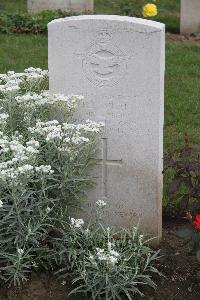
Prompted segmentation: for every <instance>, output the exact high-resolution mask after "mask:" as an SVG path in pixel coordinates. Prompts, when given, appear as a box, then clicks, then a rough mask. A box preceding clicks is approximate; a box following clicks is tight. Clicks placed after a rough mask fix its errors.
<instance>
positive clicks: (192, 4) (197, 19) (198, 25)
mask: <svg viewBox="0 0 200 300" xmlns="http://www.w3.org/2000/svg"><path fill="white" fill-rule="evenodd" d="M180 20H181V22H180V31H181V33H183V34H184V33H187V34H191V33H198V32H200V0H181V18H180Z"/></svg>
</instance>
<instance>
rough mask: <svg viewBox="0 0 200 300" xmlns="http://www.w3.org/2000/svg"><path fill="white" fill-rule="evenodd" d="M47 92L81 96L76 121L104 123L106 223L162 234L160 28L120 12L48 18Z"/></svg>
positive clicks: (101, 188)
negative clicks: (49, 19)
mask: <svg viewBox="0 0 200 300" xmlns="http://www.w3.org/2000/svg"><path fill="white" fill-rule="evenodd" d="M48 29H49V74H50V91H52V92H60V93H64V94H72V93H74V94H80V95H83V96H84V99H83V100H81V101H80V102H79V105H78V111H77V113H76V116H75V117H76V121H77V122H84V121H85V120H87V119H91V120H92V121H100V122H104V124H105V129H104V132H103V134H102V136H101V138H100V140H99V144H98V147H99V155H98V157H97V166H96V167H95V168H94V170H93V171H92V175H93V178H95V180H96V182H97V185H96V187H95V188H94V189H93V190H92V191H91V192H89V193H88V199H89V200H88V202H87V203H86V204H85V206H86V208H87V212H88V217H90V216H91V215H92V211H93V209H94V206H95V202H96V201H97V200H98V199H103V200H105V201H106V202H107V207H106V211H105V221H106V222H107V223H109V224H113V225H116V226H118V227H120V226H125V227H129V226H130V225H131V224H136V223H138V221H139V220H140V223H141V229H142V230H143V231H144V232H146V233H149V234H151V235H153V236H157V237H158V239H157V241H158V240H159V239H160V237H161V229H162V212H161V209H162V156H163V149H162V148H163V115H164V114H163V98H164V95H163V94H164V42H165V34H164V25H163V24H161V23H157V22H154V21H149V20H144V19H138V18H132V17H120V16H104V15H92V16H91V15H89V16H74V17H69V18H64V19H59V20H54V21H52V22H50V23H49V25H48Z"/></svg>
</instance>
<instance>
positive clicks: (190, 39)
mask: <svg viewBox="0 0 200 300" xmlns="http://www.w3.org/2000/svg"><path fill="white" fill-rule="evenodd" d="M166 40H167V41H173V42H183V43H200V33H199V34H198V35H189V34H188V35H182V34H174V33H170V32H166Z"/></svg>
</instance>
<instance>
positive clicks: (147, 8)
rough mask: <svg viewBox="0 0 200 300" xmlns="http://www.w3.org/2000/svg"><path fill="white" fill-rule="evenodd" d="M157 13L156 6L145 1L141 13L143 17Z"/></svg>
mask: <svg viewBox="0 0 200 300" xmlns="http://www.w3.org/2000/svg"><path fill="white" fill-rule="evenodd" d="M157 13H158V11H157V6H156V5H155V4H152V3H147V4H146V5H144V6H143V9H142V15H143V17H154V16H156V15H157Z"/></svg>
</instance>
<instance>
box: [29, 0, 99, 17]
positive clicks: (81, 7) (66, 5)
mask: <svg viewBox="0 0 200 300" xmlns="http://www.w3.org/2000/svg"><path fill="white" fill-rule="evenodd" d="M93 5H94V4H93V0H72V1H71V0H28V2H27V8H28V12H29V13H33V14H34V13H38V12H40V11H43V10H58V9H59V10H62V11H74V12H86V11H93Z"/></svg>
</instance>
